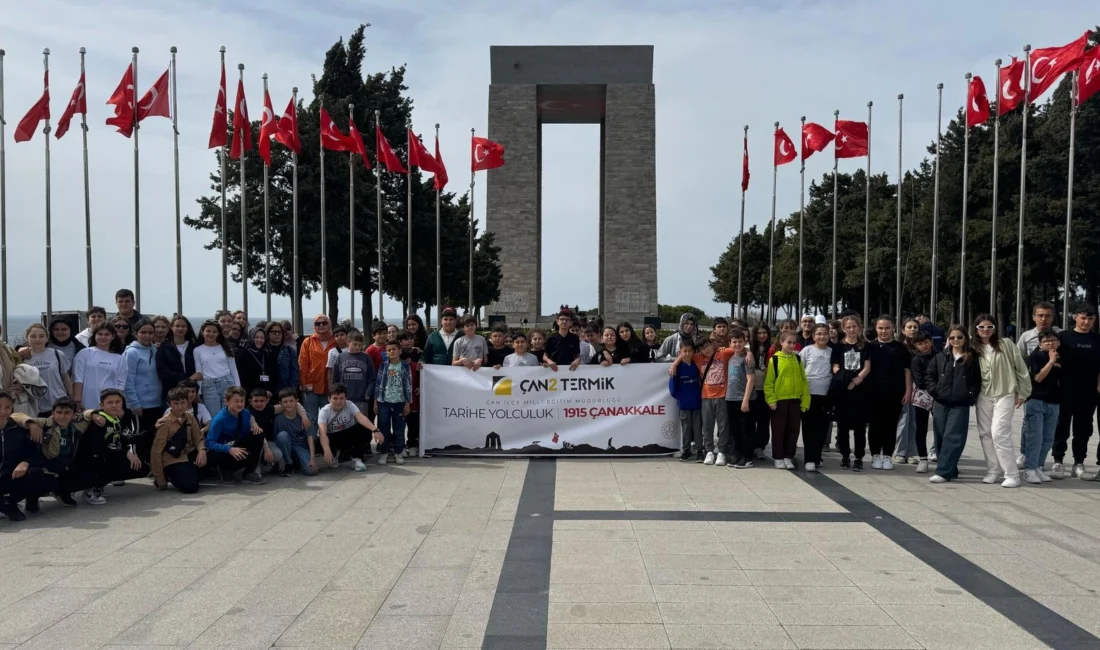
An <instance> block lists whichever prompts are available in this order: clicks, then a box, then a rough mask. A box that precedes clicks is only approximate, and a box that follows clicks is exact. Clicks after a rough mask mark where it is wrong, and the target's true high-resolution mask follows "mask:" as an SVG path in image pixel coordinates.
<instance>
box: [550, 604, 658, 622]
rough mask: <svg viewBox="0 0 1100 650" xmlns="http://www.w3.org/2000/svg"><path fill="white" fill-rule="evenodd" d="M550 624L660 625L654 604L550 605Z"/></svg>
mask: <svg viewBox="0 0 1100 650" xmlns="http://www.w3.org/2000/svg"><path fill="white" fill-rule="evenodd" d="M548 621H549V622H550V623H581V624H584V623H660V622H661V611H660V610H658V609H657V604H656V603H551V604H550V609H549V614H548Z"/></svg>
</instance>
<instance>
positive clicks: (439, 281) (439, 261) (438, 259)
mask: <svg viewBox="0 0 1100 650" xmlns="http://www.w3.org/2000/svg"><path fill="white" fill-rule="evenodd" d="M435 141H436V143H437V145H436V147H437V148H438V142H439V122H436V123H435ZM437 173H438V172H437ZM432 180H433V184H434V180H435V179H432ZM441 228H442V226H441V225H440V222H439V190H438V189H436V191H435V324H436V327H442V325H441V324H440V320H439V311H440V309H441V308H442V306H441V303H442V302H443V275H442V273H443V253H442V251H441V249H440V245H441V242H442V240H443V236H442V234H441Z"/></svg>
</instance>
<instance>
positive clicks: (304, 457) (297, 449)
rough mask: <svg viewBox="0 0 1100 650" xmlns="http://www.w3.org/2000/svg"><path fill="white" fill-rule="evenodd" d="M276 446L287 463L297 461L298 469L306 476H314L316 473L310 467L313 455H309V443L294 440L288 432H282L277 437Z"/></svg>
mask: <svg viewBox="0 0 1100 650" xmlns="http://www.w3.org/2000/svg"><path fill="white" fill-rule="evenodd" d="M275 445H276V446H277V447H278V448H279V450H280V451H282V452H283V458H284V459H286V462H287V463H291V462H294V461H295V460H297V461H298V469H299V470H301V472H302V473H303V474H305V475H306V476H313V474H314V473H315V472H314V470H313V469H312V468H311V467H310V465H309V461H311V460H313V455H312V454H310V453H309V442H307V441H305V440H297V439H295V438H293V437H292V436H291V435H290V432H288V431H280V432H279V433H278V435H276V436H275Z"/></svg>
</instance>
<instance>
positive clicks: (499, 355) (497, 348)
mask: <svg viewBox="0 0 1100 650" xmlns="http://www.w3.org/2000/svg"><path fill="white" fill-rule="evenodd" d="M507 333H508V329H507V328H505V327H504V326H503V325H496V326H494V327H493V331H492V332H490V333H489V343H490V344H491V345H490V346H489V350H488V352H487V354H486V357H487V361H486V364H485V365H488V366H492V367H493V368H500V367H501V366H503V365H504V358H505V357H507V356H508V355H509V354H512V348H510V347H508V346H507V345H505V343H504V338H505V335H506V334H507Z"/></svg>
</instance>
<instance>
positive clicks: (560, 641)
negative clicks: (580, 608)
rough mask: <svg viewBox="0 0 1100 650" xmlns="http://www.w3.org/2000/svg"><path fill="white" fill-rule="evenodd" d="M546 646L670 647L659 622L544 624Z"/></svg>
mask: <svg viewBox="0 0 1100 650" xmlns="http://www.w3.org/2000/svg"><path fill="white" fill-rule="evenodd" d="M546 647H547V648H669V647H671V646H670V645H669V641H668V635H667V634H666V633H665V628H664V626H662V625H639V624H622V625H611V624H607V625H603V624H592V625H580V624H568V623H552V624H550V625H547V627H546Z"/></svg>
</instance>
